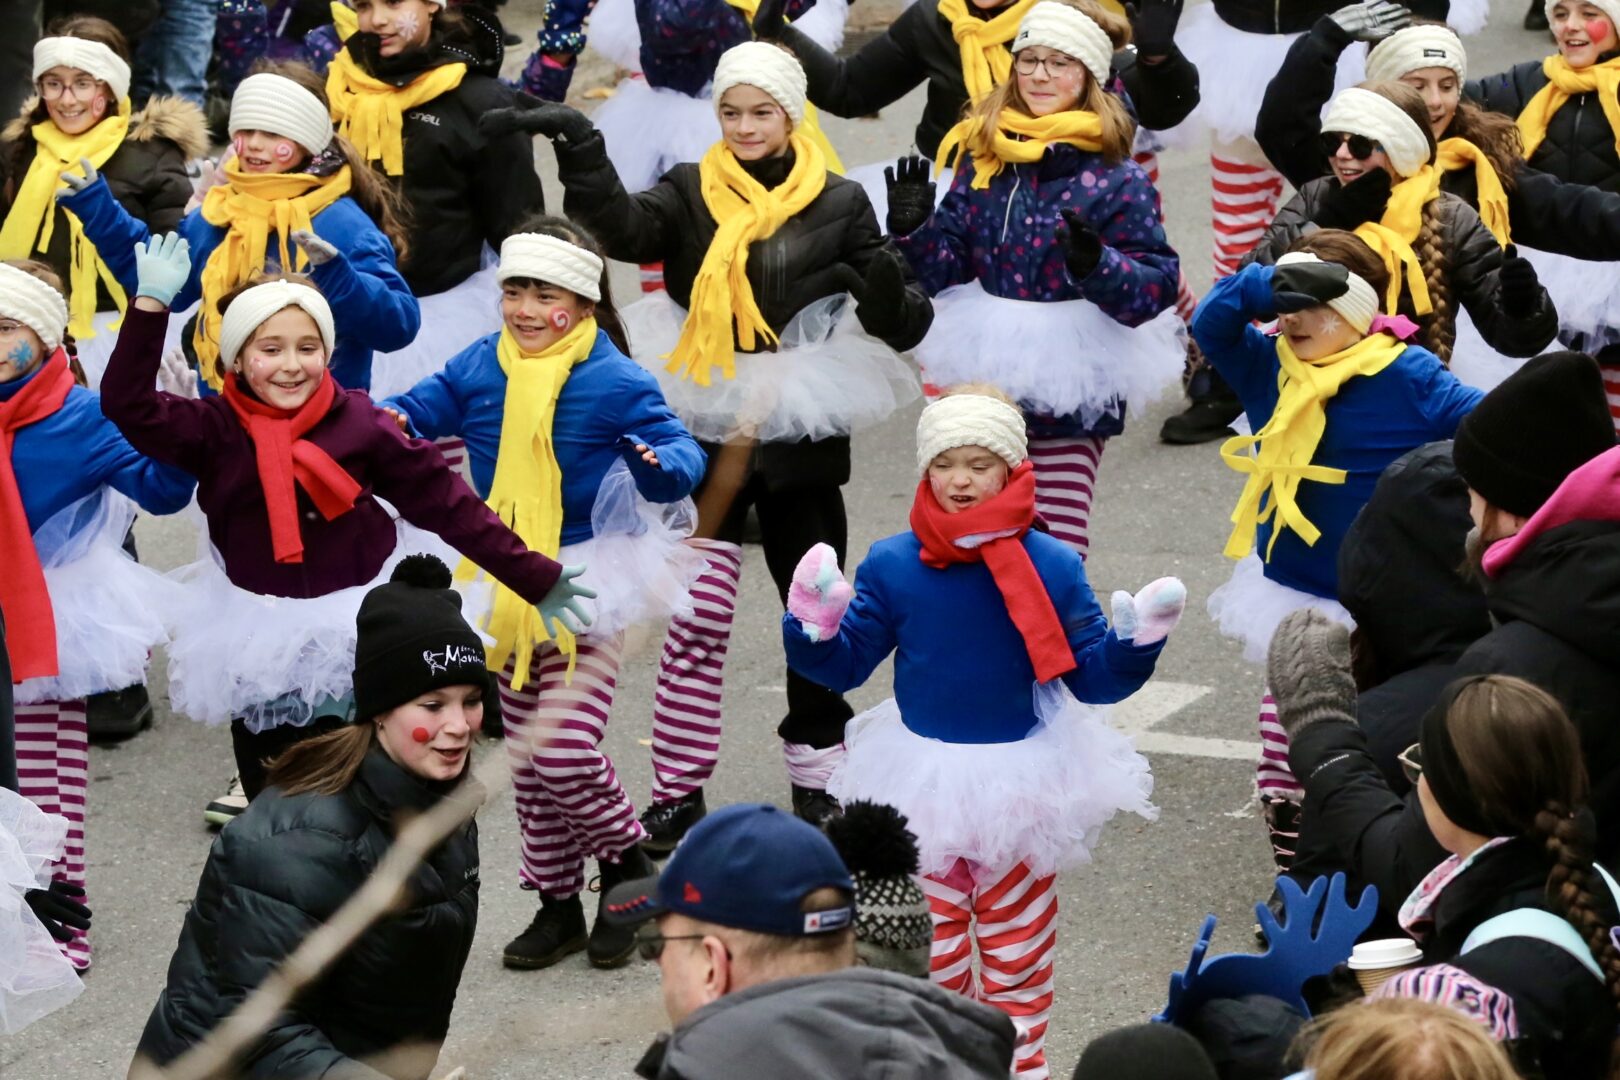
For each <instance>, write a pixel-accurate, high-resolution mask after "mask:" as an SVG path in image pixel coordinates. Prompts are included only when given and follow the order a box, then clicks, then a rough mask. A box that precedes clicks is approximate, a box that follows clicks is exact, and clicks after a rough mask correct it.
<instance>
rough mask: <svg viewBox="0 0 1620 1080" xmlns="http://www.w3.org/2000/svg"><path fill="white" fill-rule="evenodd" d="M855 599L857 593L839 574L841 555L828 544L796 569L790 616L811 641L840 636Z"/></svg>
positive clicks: (808, 555) (790, 591)
mask: <svg viewBox="0 0 1620 1080" xmlns="http://www.w3.org/2000/svg"><path fill="white" fill-rule="evenodd" d="M854 598H855V590H854V589H853V588H852V587H851V586H850V584H849V582H847V581H845V580H844V575H843V574H841V573H839V572H838V555H837V553H836V552H834V551H833V549H832V548H831V547H830V546H829V545H827V544H817V545H816V546H815V547H813V548H811V549H810V550H809V551H807V552H805V553H804V558H802V559H800V560H799V565H798V566H796V567H794V568H793V584H792V585H790V586H788V601H787V609H788V614H789V615H792V616H793V617H794V618H795V619H798V620H799V623H800V625H802V626H803V627H804V636H805V637H807V638H809V639H810V640H811V641H826V640H828V639H829V638H834V637H837V636H838V624H839V622H840V621H842V620H843V618H844V610H845V609H846V608H848V607H849V602H850V601H851V600H853V599H854Z"/></svg>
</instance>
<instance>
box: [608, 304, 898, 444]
mask: <svg viewBox="0 0 1620 1080" xmlns="http://www.w3.org/2000/svg"><path fill="white" fill-rule="evenodd" d="M623 315H624V323H625V330H626V332H628V333H629V335H630V351H631V354H632V355H633V356H634V357H635V359H636V362H637V363H639V364H640V365H641V366H642V367H644V368H646V369H647V370H648V371H650V372H652V373H653V375H654V376H656V377H657V379H658V384H659V386H660V387H661V388H662V390H663V392H664V399H665V400H666V401H668V402H669V405H670V408H672V409H674V410H675V413H676V415H677V416H679V417H680V418H681V422H682V423H683V424H685V425H686V428H687V430H688V431H690V432H691V433H692V434H693V436H695V437H696V438H698V439H700V440H702V441H704V442H723V441H725V440H726V439H729V438H731V437H732V436H734V435H738V434H752V435H753V437H754V438H756V439H758V440H759V441H761V442H797V441H798V440H799V439H803V438H811V439H826V438H830V437H832V436H834V435H848V434H849V433H850V432H852V431H860V430H862V429H863V428H868V427H871V426H872V425H873V424H877V423H880V422H882V421H883V420H886V419H888V418H889V417H890V416H892V415H893V414H894V413H895V412H896V411H897V410H899V409H903V408H905V407H906V406H907V405H910V404H911V403H912V402H914V401H916V400H917V399H918V398H920V397H921V396H922V384H921V382H920V381H919V380H918V378H917V372H916V370H915V369H914V368H913V367H912V366H911V365H910V364H909V363H907V362H906V361H905V360H904V359H903V358H901V356H900V354H898V353H896V352H895V351H894V350H893V349H891V348H889V347H888V346H887V345H885V344H883V342H881V341H878V340H877V339H876V338H873V337H871V336H869V335H867V334H866V332H865V331H863V330H862V329H861V327H860V322H859V321H858V320H857V319H856V318H855V305H854V303H853V301H851V300H850V299H849V298H848V297H847V296H846V295H845V294H843V293H839V294H837V295H835V296H828V297H823V298H822V299H820V300H817V301H815V302H814V303H812V304H809V305H808V306H806V307H805V308H804V309H803V310H801V311H800V312H799V313H798V314H797V315H795V316H793V318H792V320H790V321H789V322H788V324H787V326H786V328H784V329H783V331H782V335H781V345H780V347H779V348H778V349H777V351H775V352H760V353H738V354H737V375H736V377H735V378H732V379H726V378H724V377H722V376H721V375H720V373H719V372H718V371H716V372H715V375H714V380H713V381H712V382H711V383H710V384H709V385H708V386H699V385H698V384H697V383H695V382H691V381H689V380H687V379H682V378H679V377H677V376H676V375H675V374H673V373H672V372H670V371H669V370H668V368H667V366H666V365H667V364H668V361H667V360H665V359H664V357H666V356H667V355H668V354H669V353H670V352H671V351H672V350H673V349H674V348H675V343H676V342H677V341H678V340H679V339H680V334H681V324H682V323H683V322H685V320H686V312H685V311H684V310H683V309H682V308H681V306H680V305H679V304H677V303H676V302H675V301H674V300H672V299H671V298H670V296H669V294H668V293H664V292H657V293H652V294H650V295H648V296H646V297H644V298H643V299H641V300H638V301H636V302H635V303H634V304H631V305H630V306H629V307H627V308H625V309H624V312H623Z"/></svg>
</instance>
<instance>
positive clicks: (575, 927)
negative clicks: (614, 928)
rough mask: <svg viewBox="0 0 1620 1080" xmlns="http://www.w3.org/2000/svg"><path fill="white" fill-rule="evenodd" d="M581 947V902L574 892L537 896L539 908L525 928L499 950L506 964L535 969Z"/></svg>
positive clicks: (583, 923)
mask: <svg viewBox="0 0 1620 1080" xmlns="http://www.w3.org/2000/svg"><path fill="white" fill-rule="evenodd" d="M584 947H585V905H584V904H581V903H580V901H579V896H578V894H575V895H574V896H541V897H540V911H539V912H538V913H537V914H536V915H535V917H534V921H533V922H531V923H530V924H529V928H528V929H527V930H525V931H523V933H521V934H519V935H518V936H517V937H515V938H513V939H512V940H511V941H510V942H509V943H508V944H507V946H506V951H505V952H503V953H502V954H501V963H503V964H505V965H506V966H507V967H509V968H519V969H522V970H524V971H538V970H539V969H540V968H547V967H550V966H551V965H552V964H555V963H556V962H557V961H559V960H561V959H562V958H563V957H565V956H568V955H570V954H572V953H577V952H579V951H580V950H581V949H583V948H584Z"/></svg>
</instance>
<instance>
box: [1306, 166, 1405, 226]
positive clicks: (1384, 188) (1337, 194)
mask: <svg viewBox="0 0 1620 1080" xmlns="http://www.w3.org/2000/svg"><path fill="white" fill-rule="evenodd" d="M1392 186H1393V181H1392V180H1391V179H1390V175H1389V173H1388V172H1386V171H1385V170H1383V169H1368V170H1367V171H1366V172H1364V173H1362V174H1361V175H1360V176H1358V177H1356V178H1355V179H1354V180H1352V181H1350V182H1349V183H1348V184H1337V183H1335V184H1329V185H1328V187H1327V190H1325V191H1324V192H1323V193H1322V202H1321V205H1320V206H1319V207H1318V208H1317V211H1316V224H1317V225H1319V226H1321V227H1322V228H1324V229H1354V228H1355V227H1356V226H1358V225H1365V224H1366V223H1367V222H1369V221H1377V220H1378V219H1379V218H1381V217H1383V216H1384V207H1385V206H1386V205H1388V204H1389V190H1390V188H1391V187H1392Z"/></svg>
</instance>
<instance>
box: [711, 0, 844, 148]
mask: <svg viewBox="0 0 1620 1080" xmlns="http://www.w3.org/2000/svg"><path fill="white" fill-rule="evenodd" d="M726 3H728V4H730V5H731V6H732V7H734V8H736V9H737V10H738V11H739V12H741V13H742V17H743V18H745V19H747V20H748V23H749V25H750V26H752V25H753V23H754V16H755V15H756V14H757V13H758V12H759V0H726ZM799 130H800V131H803V132H804V133H805V134H806V135H808V136H810V141H811V142H813V143H815V144H816V145H817V146H819V147H821V155H822V157H824V158H826V160H827V171H828V172H835V173H838V174H839V175H843V172H844V160H843V158H840V157H839V156H838V151H837V150H836V149H834V148H833V144H832V140H831V139H829V138H827V133H826V132H825V131H823V130H822V129H821V114H820V113H818V112H816V107H815V106H814V105H812V104H810V103H809V102H808V101H807V102H805V103H804V123H802V124H800V125H799Z"/></svg>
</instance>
